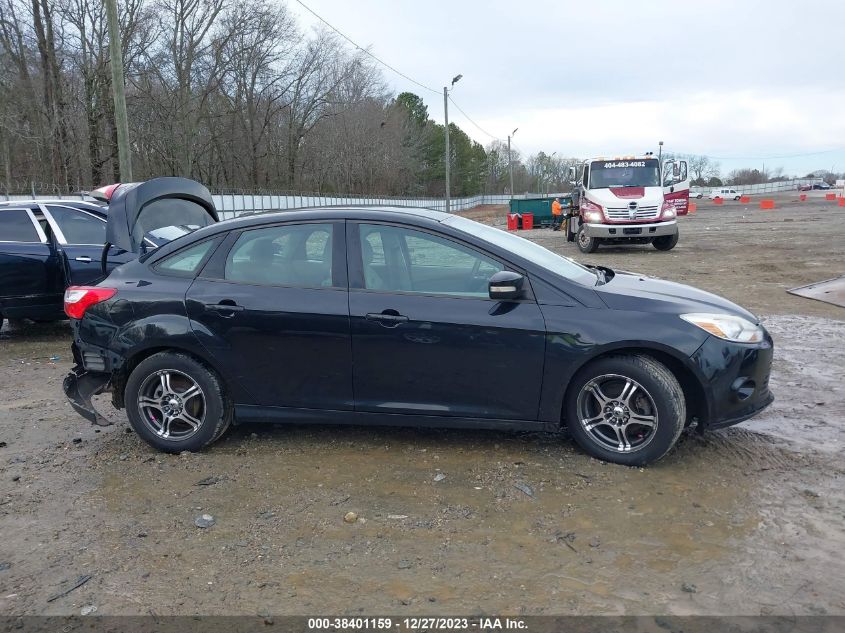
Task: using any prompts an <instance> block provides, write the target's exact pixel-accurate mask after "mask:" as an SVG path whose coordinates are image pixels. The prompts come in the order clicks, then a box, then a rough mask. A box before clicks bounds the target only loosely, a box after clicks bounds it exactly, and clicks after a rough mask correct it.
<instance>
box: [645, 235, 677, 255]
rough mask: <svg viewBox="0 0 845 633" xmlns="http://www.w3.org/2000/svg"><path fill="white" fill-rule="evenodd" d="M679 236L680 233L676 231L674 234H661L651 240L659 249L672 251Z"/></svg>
mask: <svg viewBox="0 0 845 633" xmlns="http://www.w3.org/2000/svg"><path fill="white" fill-rule="evenodd" d="M679 237H680V236H679V234H678V233H674V234H673V235H661V236H660V237H655V238H654V239H653V240H652V241H651V245H652V246H654V248H656V249H657V250H659V251H671V250H672V249H673V248H675V245H676V244H677V243H678V238H679Z"/></svg>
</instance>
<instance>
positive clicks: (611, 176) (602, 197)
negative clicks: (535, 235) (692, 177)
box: [567, 154, 689, 253]
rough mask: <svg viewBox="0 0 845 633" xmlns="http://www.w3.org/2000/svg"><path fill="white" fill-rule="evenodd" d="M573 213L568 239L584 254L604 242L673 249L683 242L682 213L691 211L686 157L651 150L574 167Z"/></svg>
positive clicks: (595, 160) (597, 160) (598, 159)
mask: <svg viewBox="0 0 845 633" xmlns="http://www.w3.org/2000/svg"><path fill="white" fill-rule="evenodd" d="M573 181H574V182H573V184H574V185H575V190H574V192H573V213H572V214H570V218H569V221H568V223H567V240H568V241H572V242H576V243H577V245H578V248H579V250H580V251H581V252H583V253H593V252H595V251H596V250H597V249H598V247H599V246H600V245H601V244H652V245H653V246H654V247H655V248H656V249H657V250H661V251H668V250H671V249H672V248H674V247H675V244H677V243H678V224H677V220H676V218H677V216H678V214H679V213H680V214H681V215H683V214H684V213H686V209H687V203H688V200H689V181H688V180H687V164H686V161H664V162H663V164H662V165H661V161H660V160H659V159H657V158H655V157H654V156H653V155H651V154H646V155H644V156H622V157H614V158H604V157H600V158H591V159H588V160H585V161H584V162H583V163H582V164H581V165H579V166H578V167H575V168H573Z"/></svg>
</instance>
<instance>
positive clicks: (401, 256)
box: [359, 224, 504, 297]
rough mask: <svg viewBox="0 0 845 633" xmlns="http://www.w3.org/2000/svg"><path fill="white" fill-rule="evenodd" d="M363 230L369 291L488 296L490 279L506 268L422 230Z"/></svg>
mask: <svg viewBox="0 0 845 633" xmlns="http://www.w3.org/2000/svg"><path fill="white" fill-rule="evenodd" d="M359 230H360V239H361V256H362V264H363V271H364V287H365V288H366V289H368V290H382V291H388V292H418V293H423V294H444V295H456V296H466V297H487V296H488V290H487V282H488V280H489V279H490V277H491V276H492V275H493V274H494V273H496V272H499V271H500V270H503V269H504V266H503V265H502V263H501V262H498V261H496V260H494V259H492V258H490V257H488V256H486V255H484V254H482V253H479V252H478V251H476V250H474V249H472V248H469V247H467V246H464V245H462V244H459V243H457V242H453V241H451V240H448V239H444V238H441V237H438V236H436V235H432V234H430V233H426V232H424V231H417V230H414V229H409V228H404V227H395V226H386V225H379V224H362V225H360V229H359Z"/></svg>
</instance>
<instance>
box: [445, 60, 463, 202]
mask: <svg viewBox="0 0 845 633" xmlns="http://www.w3.org/2000/svg"><path fill="white" fill-rule="evenodd" d="M461 77H463V75H456V76H455V77H453V78H452V87H454V86H455V84H456V83H458V82H459V81H460V80H461ZM443 122H444V123H445V124H446V156H445V165H446V213H449V203H450V200H449V184H450V176H449V167H450V164H451V162H452V153H451V152H450V151H449V89H448V88H447V87H446V86H443Z"/></svg>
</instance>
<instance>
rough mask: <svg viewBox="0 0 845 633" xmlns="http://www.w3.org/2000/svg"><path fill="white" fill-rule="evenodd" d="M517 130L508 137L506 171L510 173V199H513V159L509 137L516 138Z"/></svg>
mask: <svg viewBox="0 0 845 633" xmlns="http://www.w3.org/2000/svg"><path fill="white" fill-rule="evenodd" d="M518 129H519V128H518V127H517V128H514V130H513V132H511V133H510V134H509V135H508V171H510V173H511V198H513V159H512V158H511V136H516V131H517V130H518Z"/></svg>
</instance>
